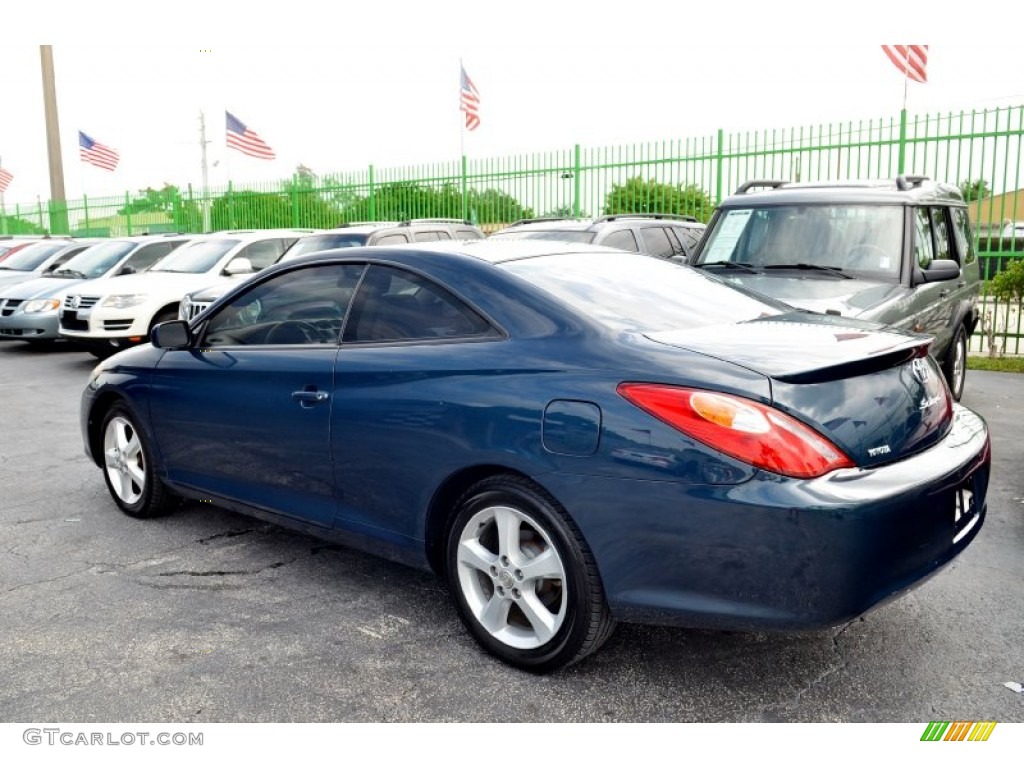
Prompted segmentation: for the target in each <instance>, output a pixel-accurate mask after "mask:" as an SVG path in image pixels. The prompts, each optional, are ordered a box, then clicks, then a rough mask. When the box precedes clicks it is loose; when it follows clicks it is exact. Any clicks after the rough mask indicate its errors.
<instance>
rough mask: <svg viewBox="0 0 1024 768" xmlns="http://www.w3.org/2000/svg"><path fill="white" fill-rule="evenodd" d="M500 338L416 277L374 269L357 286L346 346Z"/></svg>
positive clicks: (446, 294)
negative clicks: (366, 343)
mask: <svg viewBox="0 0 1024 768" xmlns="http://www.w3.org/2000/svg"><path fill="white" fill-rule="evenodd" d="M492 336H493V337H496V336H498V333H497V331H495V330H494V329H493V328H492V327H491V325H490V323H488V322H487V321H486V320H485V319H484V318H483V317H481V316H480V315H479V314H478V313H477V312H475V311H474V310H473V309H471V308H470V307H469V306H467V305H466V304H465V302H463V301H462V300H460V299H459V298H457V297H456V296H454V295H452V293H451V292H449V291H448V290H446V289H445V288H443V287H441V286H440V285H438V284H436V283H434V282H433V281H431V280H427V279H426V278H423V277H420V276H419V275H416V274H413V273H412V272H406V271H405V270H400V269H395V268H393V267H385V266H379V265H373V266H371V267H370V268H369V269H368V270H367V272H366V276H365V278H364V279H363V281H362V283H361V284H360V286H359V292H358V294H357V295H356V298H355V300H354V301H353V303H352V311H351V313H350V315H349V319H348V321H347V323H346V325H345V335H344V338H343V341H345V342H353V343H361V342H362V343H365V342H383V341H414V340H436V339H450V338H472V337H492Z"/></svg>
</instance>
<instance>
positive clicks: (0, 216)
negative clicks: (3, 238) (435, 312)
mask: <svg viewBox="0 0 1024 768" xmlns="http://www.w3.org/2000/svg"><path fill="white" fill-rule="evenodd" d="M3 167H4V159H3V158H2V157H0V170H2V169H3ZM6 234H7V206H6V205H5V204H4V192H3V190H2V189H0V235H6Z"/></svg>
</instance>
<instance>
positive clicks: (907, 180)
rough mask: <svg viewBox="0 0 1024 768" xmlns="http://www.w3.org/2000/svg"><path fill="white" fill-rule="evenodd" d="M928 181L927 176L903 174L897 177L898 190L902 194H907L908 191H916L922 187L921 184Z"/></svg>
mask: <svg viewBox="0 0 1024 768" xmlns="http://www.w3.org/2000/svg"><path fill="white" fill-rule="evenodd" d="M925 181H928V177H927V176H918V175H915V174H909V173H901V174H900V175H899V176H897V177H896V189H898V190H900V191H901V192H906V191H907V190H908V189H914V188H916V187H920V186H921V184H922V183H923V182H925Z"/></svg>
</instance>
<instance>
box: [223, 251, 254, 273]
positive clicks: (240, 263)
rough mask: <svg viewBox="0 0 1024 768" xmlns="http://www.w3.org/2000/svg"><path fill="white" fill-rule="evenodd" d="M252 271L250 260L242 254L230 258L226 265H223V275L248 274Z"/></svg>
mask: <svg viewBox="0 0 1024 768" xmlns="http://www.w3.org/2000/svg"><path fill="white" fill-rule="evenodd" d="M252 271H253V269H252V262H251V261H249V260H248V259H247V258H245V257H244V256H239V257H238V258H237V259H232V260H231V261H230V262H229V263H228V265H227V266H226V267H224V274H225V275H248V274H252Z"/></svg>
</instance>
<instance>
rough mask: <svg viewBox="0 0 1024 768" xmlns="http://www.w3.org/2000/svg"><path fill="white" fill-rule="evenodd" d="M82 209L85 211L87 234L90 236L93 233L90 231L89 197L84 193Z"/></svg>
mask: <svg viewBox="0 0 1024 768" xmlns="http://www.w3.org/2000/svg"><path fill="white" fill-rule="evenodd" d="M82 210H83V211H85V235H86V237H90V236H91V235H92V233H91V232H90V231H89V198H88V197H86V196H85V195H84V194H83V195H82Z"/></svg>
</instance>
